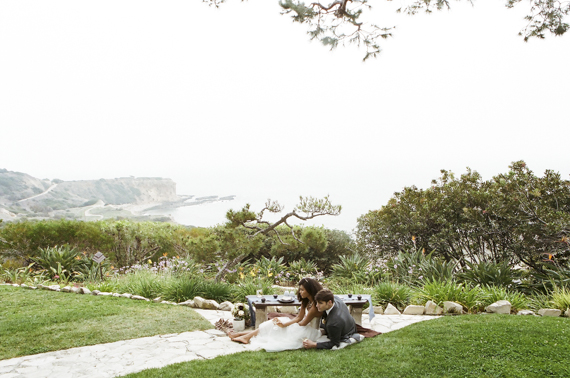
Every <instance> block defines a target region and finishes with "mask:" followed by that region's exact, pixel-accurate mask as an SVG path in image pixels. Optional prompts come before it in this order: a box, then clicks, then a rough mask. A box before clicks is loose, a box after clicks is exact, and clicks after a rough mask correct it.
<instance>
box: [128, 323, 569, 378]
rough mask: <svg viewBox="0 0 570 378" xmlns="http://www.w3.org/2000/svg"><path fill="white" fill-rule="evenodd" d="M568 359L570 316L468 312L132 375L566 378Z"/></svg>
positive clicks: (150, 377) (133, 377) (138, 377)
mask: <svg viewBox="0 0 570 378" xmlns="http://www.w3.org/2000/svg"><path fill="white" fill-rule="evenodd" d="M569 355H570V322H569V320H568V319H564V318H538V317H530V316H514V315H465V316H449V317H442V318H439V319H436V320H430V321H426V322H420V323H416V324H413V325H410V326H408V327H405V328H403V329H400V330H398V331H393V332H390V333H387V334H384V335H380V336H377V337H375V338H373V339H366V340H364V341H363V342H362V343H360V344H357V345H354V346H351V347H349V348H346V349H343V350H340V351H317V350H310V351H305V350H297V351H287V352H280V353H266V352H247V353H239V354H235V355H229V356H222V357H218V358H215V359H213V360H195V361H190V362H185V363H181V364H175V365H170V366H167V367H165V368H162V369H149V370H145V371H142V372H140V373H135V374H130V375H128V376H127V377H129V378H154V377H169V378H174V377H192V376H199V377H237V376H239V377H260V378H261V377H263V378H266V377H285V376H286V377H288V378H289V377H292V378H295V377H299V378H306V377H346V376H354V377H378V376H381V377H413V376H419V377H438V378H439V377H567V376H570V361H569V360H568V358H567V356H569Z"/></svg>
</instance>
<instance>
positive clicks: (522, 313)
mask: <svg viewBox="0 0 570 378" xmlns="http://www.w3.org/2000/svg"><path fill="white" fill-rule="evenodd" d="M517 315H534V316H537V315H536V314H535V313H534V311H531V310H520V311H519V312H517Z"/></svg>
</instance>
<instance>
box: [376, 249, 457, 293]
mask: <svg viewBox="0 0 570 378" xmlns="http://www.w3.org/2000/svg"><path fill="white" fill-rule="evenodd" d="M432 255H433V252H431V253H430V254H428V255H427V256H426V255H425V252H424V250H423V249H422V250H421V251H420V250H417V249H414V250H411V251H409V252H402V251H400V252H399V253H398V256H396V257H394V258H390V259H389V260H388V262H387V263H386V266H387V268H388V274H389V275H390V277H391V278H392V279H393V280H396V281H398V282H400V283H406V284H408V285H414V286H415V285H422V284H423V282H424V281H434V280H437V281H448V280H452V279H453V274H454V272H455V270H456V267H457V263H456V262H454V261H450V262H447V261H445V260H443V259H440V258H436V257H432Z"/></svg>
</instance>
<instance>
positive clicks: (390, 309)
mask: <svg viewBox="0 0 570 378" xmlns="http://www.w3.org/2000/svg"><path fill="white" fill-rule="evenodd" d="M384 315H401V314H400V311H398V309H397V308H396V307H394V306H393V305H392V303H388V306H386V309H385V310H384Z"/></svg>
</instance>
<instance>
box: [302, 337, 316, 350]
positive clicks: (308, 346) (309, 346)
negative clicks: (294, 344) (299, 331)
mask: <svg viewBox="0 0 570 378" xmlns="http://www.w3.org/2000/svg"><path fill="white" fill-rule="evenodd" d="M316 347H317V343H316V342H314V341H311V340H308V339H307V340H304V341H303V348H305V349H314V348H316Z"/></svg>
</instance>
